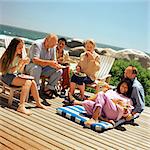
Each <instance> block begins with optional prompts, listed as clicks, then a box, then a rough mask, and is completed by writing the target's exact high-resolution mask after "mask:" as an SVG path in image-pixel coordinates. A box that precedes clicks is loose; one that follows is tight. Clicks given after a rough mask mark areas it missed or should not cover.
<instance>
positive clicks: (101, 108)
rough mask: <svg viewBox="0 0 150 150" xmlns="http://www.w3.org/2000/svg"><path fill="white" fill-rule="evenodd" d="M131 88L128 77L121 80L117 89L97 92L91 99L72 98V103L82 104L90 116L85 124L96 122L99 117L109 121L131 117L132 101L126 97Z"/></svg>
mask: <svg viewBox="0 0 150 150" xmlns="http://www.w3.org/2000/svg"><path fill="white" fill-rule="evenodd" d="M131 88H132V82H131V81H130V80H129V79H124V80H122V81H121V82H120V83H119V84H118V87H117V91H113V90H108V91H107V92H106V93H104V92H99V93H98V94H97V95H96V96H95V97H93V99H91V100H85V101H83V102H81V101H77V100H74V101H73V102H72V103H73V104H74V105H82V106H84V108H85V110H86V111H87V114H88V115H91V116H92V118H91V119H89V120H88V121H87V122H85V124H92V123H96V122H97V121H98V119H99V118H101V119H104V120H105V121H108V122H110V123H113V121H117V120H119V119H120V118H122V117H125V118H127V119H131V110H132V109H133V106H132V101H131V100H130V99H129V98H128V97H127V96H129V94H130V93H129V92H130V90H131Z"/></svg>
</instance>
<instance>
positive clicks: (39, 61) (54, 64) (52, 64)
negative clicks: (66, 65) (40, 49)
mask: <svg viewBox="0 0 150 150" xmlns="http://www.w3.org/2000/svg"><path fill="white" fill-rule="evenodd" d="M32 62H33V63H34V64H37V65H39V66H42V67H46V66H50V67H53V68H56V69H61V66H60V65H59V64H58V63H57V62H56V61H54V60H43V59H40V58H37V57H34V58H32Z"/></svg>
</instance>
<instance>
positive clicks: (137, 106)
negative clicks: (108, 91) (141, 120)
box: [124, 66, 145, 115]
mask: <svg viewBox="0 0 150 150" xmlns="http://www.w3.org/2000/svg"><path fill="white" fill-rule="evenodd" d="M137 73H138V71H137V69H136V67H134V66H128V67H127V68H126V69H125V72H124V77H125V78H129V79H131V80H132V81H133V85H132V91H131V99H132V101H133V106H134V109H133V111H132V114H133V115H134V114H136V113H141V112H142V111H143V110H144V106H145V103H144V101H145V100H144V98H145V96H144V89H143V86H142V84H141V83H140V82H139V81H138V80H137V77H136V76H137Z"/></svg>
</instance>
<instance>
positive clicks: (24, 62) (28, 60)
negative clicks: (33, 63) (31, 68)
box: [18, 57, 30, 66]
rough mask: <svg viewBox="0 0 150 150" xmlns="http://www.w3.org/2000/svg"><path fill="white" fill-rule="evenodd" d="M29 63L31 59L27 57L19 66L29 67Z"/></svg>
mask: <svg viewBox="0 0 150 150" xmlns="http://www.w3.org/2000/svg"><path fill="white" fill-rule="evenodd" d="M29 62H30V58H29V57H26V58H24V59H20V61H19V64H18V65H19V66H22V65H27V64H29Z"/></svg>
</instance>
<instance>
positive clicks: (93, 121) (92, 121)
mask: <svg viewBox="0 0 150 150" xmlns="http://www.w3.org/2000/svg"><path fill="white" fill-rule="evenodd" d="M93 123H98V120H94V119H93V118H91V119H89V120H87V121H85V122H84V124H85V125H91V124H93Z"/></svg>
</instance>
